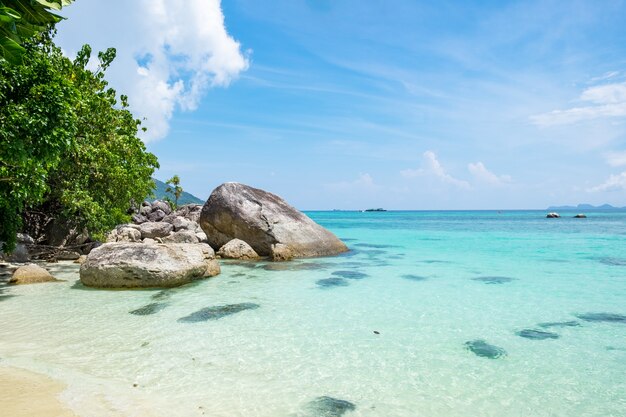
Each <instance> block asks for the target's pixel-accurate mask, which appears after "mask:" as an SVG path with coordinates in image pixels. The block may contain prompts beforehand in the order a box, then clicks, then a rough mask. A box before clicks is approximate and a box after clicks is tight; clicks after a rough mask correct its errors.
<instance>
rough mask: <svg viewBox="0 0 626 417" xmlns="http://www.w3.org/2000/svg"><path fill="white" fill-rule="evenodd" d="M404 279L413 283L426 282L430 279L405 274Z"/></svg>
mask: <svg viewBox="0 0 626 417" xmlns="http://www.w3.org/2000/svg"><path fill="white" fill-rule="evenodd" d="M402 278H404V279H408V280H411V281H425V280H427V279H428V278H426V277H423V276H421V275H414V274H404V275H402Z"/></svg>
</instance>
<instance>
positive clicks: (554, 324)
mask: <svg viewBox="0 0 626 417" xmlns="http://www.w3.org/2000/svg"><path fill="white" fill-rule="evenodd" d="M537 326H539V327H542V328H544V329H549V328H550V327H580V323H579V322H577V321H575V320H572V321H551V322H547V323H539V324H538V325H537Z"/></svg>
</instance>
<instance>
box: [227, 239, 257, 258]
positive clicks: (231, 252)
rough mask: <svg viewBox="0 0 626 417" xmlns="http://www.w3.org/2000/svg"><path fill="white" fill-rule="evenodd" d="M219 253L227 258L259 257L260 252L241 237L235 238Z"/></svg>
mask: <svg viewBox="0 0 626 417" xmlns="http://www.w3.org/2000/svg"><path fill="white" fill-rule="evenodd" d="M217 254H218V255H219V256H220V257H222V258H226V259H242V260H251V259H258V258H259V254H258V253H256V252H255V251H254V249H252V247H251V246H250V245H248V244H247V243H246V242H244V241H243V240H240V239H233V240H231V241H229V242H228V243H226V244H225V245H224V246H222V247H221V248H220V250H219V251H218V252H217Z"/></svg>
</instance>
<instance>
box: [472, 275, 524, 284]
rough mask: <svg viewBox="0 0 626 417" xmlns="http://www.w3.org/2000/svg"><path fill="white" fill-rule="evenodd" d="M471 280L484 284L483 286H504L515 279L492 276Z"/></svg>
mask: <svg viewBox="0 0 626 417" xmlns="http://www.w3.org/2000/svg"><path fill="white" fill-rule="evenodd" d="M472 280H473V281H480V282H484V283H485V284H505V283H507V282H512V281H515V278H510V277H498V276H493V277H475V278H472Z"/></svg>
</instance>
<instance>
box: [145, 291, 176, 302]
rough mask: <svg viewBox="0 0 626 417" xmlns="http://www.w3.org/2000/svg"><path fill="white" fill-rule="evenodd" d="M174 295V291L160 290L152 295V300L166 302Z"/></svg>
mask: <svg viewBox="0 0 626 417" xmlns="http://www.w3.org/2000/svg"><path fill="white" fill-rule="evenodd" d="M173 294H174V290H161V291H159V292H157V293H155V294H152V297H150V298H152V299H153V300H167V299H168V298H170V297H171V296H172V295H173Z"/></svg>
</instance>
